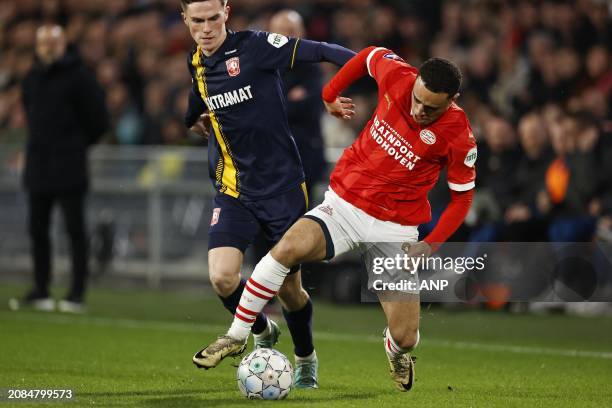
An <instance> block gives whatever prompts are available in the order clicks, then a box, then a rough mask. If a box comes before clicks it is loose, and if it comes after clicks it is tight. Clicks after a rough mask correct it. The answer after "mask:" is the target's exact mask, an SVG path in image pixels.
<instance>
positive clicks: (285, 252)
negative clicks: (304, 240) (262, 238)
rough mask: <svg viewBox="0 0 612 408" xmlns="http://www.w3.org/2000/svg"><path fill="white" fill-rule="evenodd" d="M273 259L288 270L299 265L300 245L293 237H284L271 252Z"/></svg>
mask: <svg viewBox="0 0 612 408" xmlns="http://www.w3.org/2000/svg"><path fill="white" fill-rule="evenodd" d="M270 253H271V254H272V257H273V258H274V259H275V260H276V261H277V262H279V263H281V264H283V265H285V266H286V267H288V268H291V267H292V266H294V265H296V264H298V263H299V259H300V248H299V243H298V242H297V241H296V240H294V239H292V238H291V237H284V238H283V239H281V240H280V242H279V243H278V244H276V246H275V247H274V248H272V251H271V252H270Z"/></svg>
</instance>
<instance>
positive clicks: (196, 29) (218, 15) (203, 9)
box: [183, 0, 230, 56]
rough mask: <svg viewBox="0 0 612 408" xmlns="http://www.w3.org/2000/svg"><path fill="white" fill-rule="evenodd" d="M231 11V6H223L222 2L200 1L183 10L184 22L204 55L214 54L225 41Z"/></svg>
mask: <svg viewBox="0 0 612 408" xmlns="http://www.w3.org/2000/svg"><path fill="white" fill-rule="evenodd" d="M229 10H230V8H229V6H223V4H222V2H221V1H220V0H205V1H199V2H195V3H191V4H188V5H187V6H186V7H185V8H184V9H183V21H185V24H186V25H187V27H189V32H190V33H191V37H192V38H193V40H194V41H195V42H196V44H198V45H199V46H200V48H201V49H202V51H203V52H204V55H206V56H210V55H212V54H214V52H215V51H217V50H218V49H219V47H220V46H221V44H223V41H225V38H226V37H227V31H226V29H225V22H226V21H227V18H228V17H229Z"/></svg>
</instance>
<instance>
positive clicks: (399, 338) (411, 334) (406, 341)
mask: <svg viewBox="0 0 612 408" xmlns="http://www.w3.org/2000/svg"><path fill="white" fill-rule="evenodd" d="M389 331H390V332H391V337H393V341H395V344H397V345H398V346H399V347H400V348H402V349H404V350H412V349H413V348H414V347H416V345H417V343H418V341H419V335H418V332H419V331H418V329H415V328H412V327H401V328H396V329H394V328H391V327H390V328H389Z"/></svg>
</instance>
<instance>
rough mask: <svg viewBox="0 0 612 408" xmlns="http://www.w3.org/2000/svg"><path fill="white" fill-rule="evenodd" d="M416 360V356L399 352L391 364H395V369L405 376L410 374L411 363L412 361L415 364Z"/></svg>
mask: <svg viewBox="0 0 612 408" xmlns="http://www.w3.org/2000/svg"><path fill="white" fill-rule="evenodd" d="M415 361H416V357H414V356H406V355H405V354H399V355H397V356H396V357H395V358H394V359H392V360H391V364H393V369H394V370H395V372H396V373H398V374H399V375H401V376H404V375H406V374H408V370H409V368H410V363H411V362H412V364H414V363H415Z"/></svg>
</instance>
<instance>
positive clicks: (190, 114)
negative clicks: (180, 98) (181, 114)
mask: <svg viewBox="0 0 612 408" xmlns="http://www.w3.org/2000/svg"><path fill="white" fill-rule="evenodd" d="M204 112H206V105H204V102H203V101H202V98H200V96H199V95H198V94H196V93H195V90H194V89H193V88H191V91H190V92H189V103H188V105H187V112H186V113H185V126H187V128H188V129H189V128H191V127H192V126H193V125H194V124H195V123H196V122H197V120H198V118H199V117H200V116H201V115H202V114H203V113H204Z"/></svg>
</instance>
